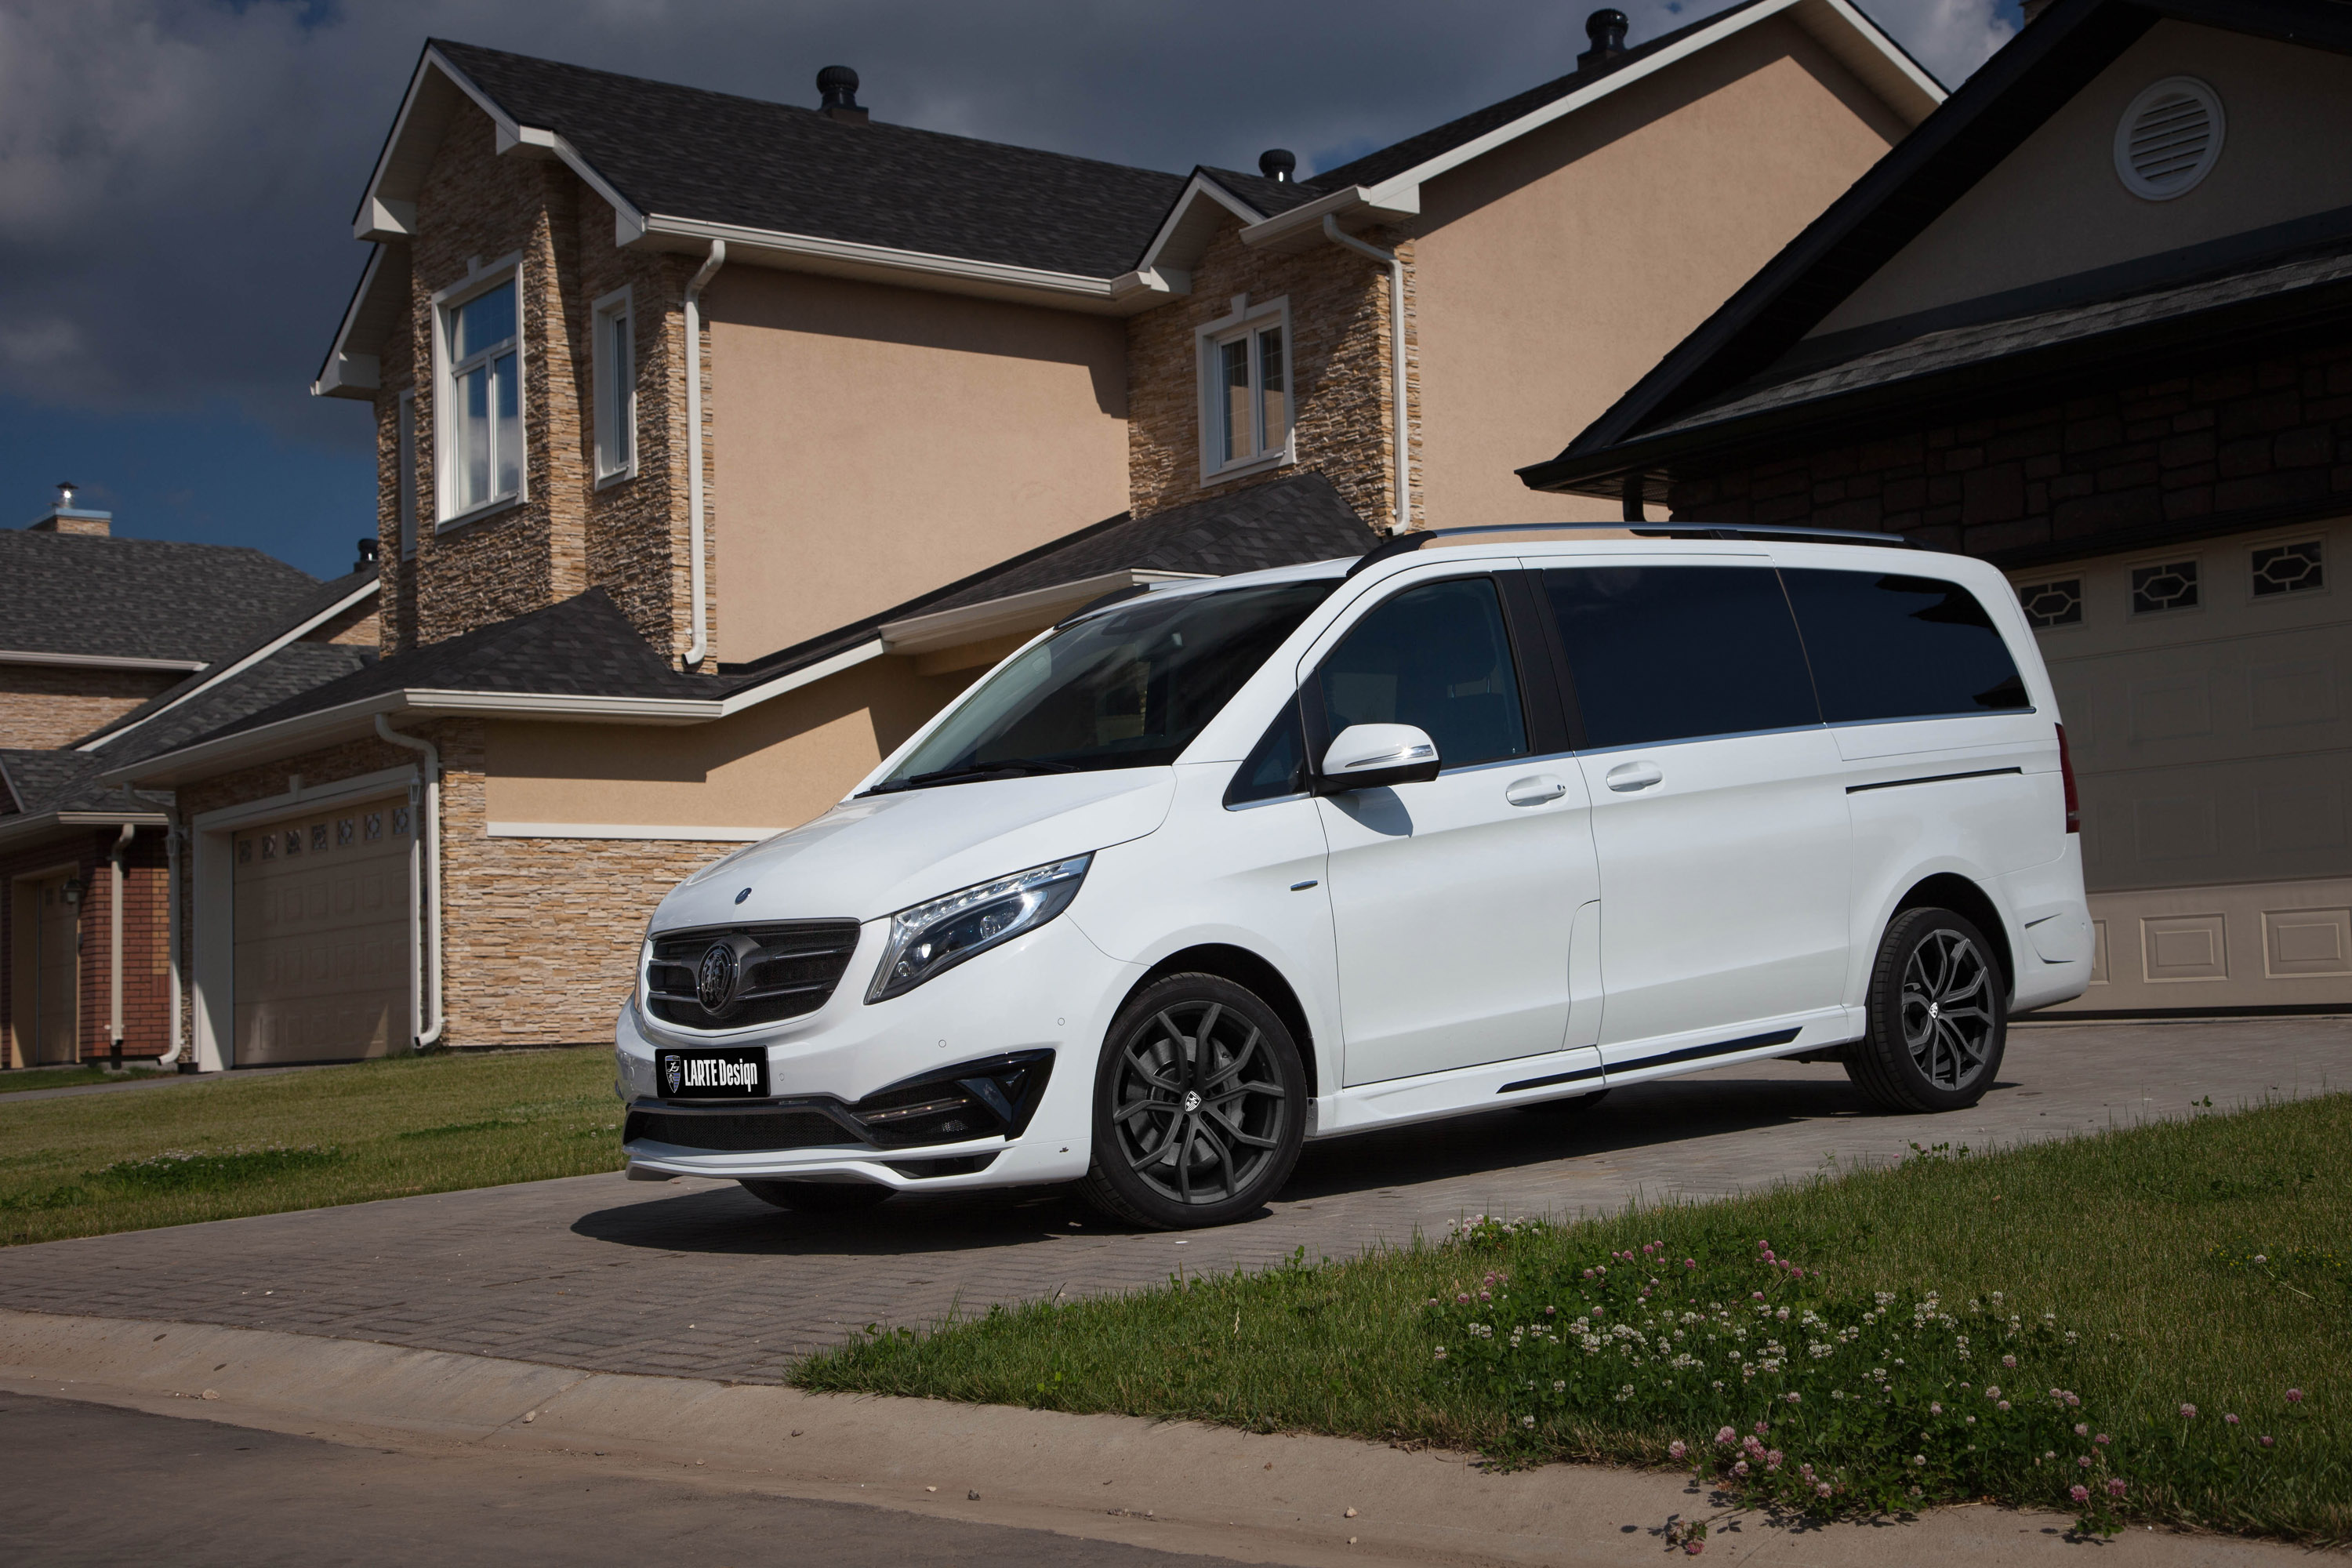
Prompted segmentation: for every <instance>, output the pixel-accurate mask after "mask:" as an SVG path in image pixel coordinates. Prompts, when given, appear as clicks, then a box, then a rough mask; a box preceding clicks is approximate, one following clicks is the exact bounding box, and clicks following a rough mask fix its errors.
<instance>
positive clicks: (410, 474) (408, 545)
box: [393, 392, 416, 561]
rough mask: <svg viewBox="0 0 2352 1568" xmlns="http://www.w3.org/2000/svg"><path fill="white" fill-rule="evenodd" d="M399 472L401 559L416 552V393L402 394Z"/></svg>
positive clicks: (396, 483) (397, 481)
mask: <svg viewBox="0 0 2352 1568" xmlns="http://www.w3.org/2000/svg"><path fill="white" fill-rule="evenodd" d="M395 461H397V462H398V464H399V465H400V471H399V473H398V474H397V475H395V476H394V480H393V482H394V484H395V485H397V486H398V487H399V489H400V558H401V559H402V560H404V561H405V560H407V559H408V558H409V557H410V556H412V555H414V554H415V553H416V394H415V393H413V392H404V393H402V394H401V395H400V452H399V456H398V458H396V459H395Z"/></svg>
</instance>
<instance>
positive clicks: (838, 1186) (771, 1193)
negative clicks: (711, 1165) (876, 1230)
mask: <svg viewBox="0 0 2352 1568" xmlns="http://www.w3.org/2000/svg"><path fill="white" fill-rule="evenodd" d="M743 1190H744V1191H745V1192H747V1193H749V1194H751V1195H752V1196H753V1197H755V1198H757V1199H759V1200H760V1201H761V1203H763V1204H773V1205H776V1206H777V1207H778V1208H780V1209H796V1210H798V1211H799V1212H800V1213H802V1214H858V1213H862V1212H863V1211H865V1210H866V1209H870V1208H872V1207H873V1206H874V1205H876V1204H878V1203H880V1202H881V1201H882V1200H883V1199H885V1198H887V1197H888V1196H889V1195H890V1189H889V1188H887V1187H881V1186H877V1185H875V1184H873V1183H872V1182H772V1181H760V1180H752V1179H749V1178H747V1179H745V1181H744V1183H743Z"/></svg>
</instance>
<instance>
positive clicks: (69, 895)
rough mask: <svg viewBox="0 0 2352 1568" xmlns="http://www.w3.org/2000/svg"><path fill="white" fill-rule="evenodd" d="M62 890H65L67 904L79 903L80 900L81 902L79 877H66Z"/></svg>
mask: <svg viewBox="0 0 2352 1568" xmlns="http://www.w3.org/2000/svg"><path fill="white" fill-rule="evenodd" d="M64 892H65V896H66V902H67V903H68V904H78V903H80V902H81V879H80V878H79V877H68V878H67V879H66V885H65V888H64Z"/></svg>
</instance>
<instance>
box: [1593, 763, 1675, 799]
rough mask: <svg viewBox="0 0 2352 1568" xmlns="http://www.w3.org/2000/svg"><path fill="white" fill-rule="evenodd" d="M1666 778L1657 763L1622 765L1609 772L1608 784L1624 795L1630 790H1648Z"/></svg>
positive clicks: (1619, 764)
mask: <svg viewBox="0 0 2352 1568" xmlns="http://www.w3.org/2000/svg"><path fill="white" fill-rule="evenodd" d="M1665 776H1666V775H1665V774H1664V773H1662V772H1660V771H1659V769H1658V764H1657V763H1618V764H1617V765H1616V766H1615V767H1613V768H1611V769H1610V770H1609V776H1608V779H1607V781H1606V782H1607V784H1608V785H1609V787H1610V788H1611V789H1613V790H1616V791H1617V792H1619V793H1620V794H1623V793H1624V792H1626V791H1628V790H1637V789H1647V788H1649V787H1650V786H1651V785H1652V784H1656V783H1658V782H1659V781H1660V780H1662V779H1664V777H1665Z"/></svg>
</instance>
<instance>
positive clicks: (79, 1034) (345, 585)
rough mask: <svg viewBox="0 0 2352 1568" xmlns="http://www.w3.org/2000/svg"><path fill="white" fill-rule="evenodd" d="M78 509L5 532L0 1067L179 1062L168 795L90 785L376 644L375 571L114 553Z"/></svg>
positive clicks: (182, 551) (149, 549) (0, 623)
mask: <svg viewBox="0 0 2352 1568" xmlns="http://www.w3.org/2000/svg"><path fill="white" fill-rule="evenodd" d="M69 502H70V497H69V495H61V498H60V500H59V504H58V507H57V508H56V509H54V510H51V512H50V513H49V514H48V515H47V516H45V517H43V518H42V519H41V520H40V521H37V522H35V523H34V524H33V525H32V527H31V528H30V529H26V530H23V531H5V532H0V643H5V649H0V693H5V696H0V884H5V898H0V1068H13V1067H27V1066H33V1065H37V1064H41V1063H52V1062H72V1061H87V1060H92V1059H96V1058H100V1057H131V1058H149V1059H152V1058H156V1057H160V1056H166V1055H169V1054H172V1052H173V1050H174V1048H175V1042H176V1041H177V1039H178V1038H179V1037H180V1034H181V1031H180V1030H179V1029H178V1027H177V1019H176V1017H175V1013H176V1011H177V1009H176V1008H175V1005H174V1002H173V987H172V985H171V984H170V973H171V969H172V959H171V954H172V952H173V945H172V943H171V942H170V940H169V939H170V935H171V932H172V930H173V923H174V922H173V916H172V914H171V910H170V903H171V900H170V898H169V889H170V886H171V883H172V877H173V868H175V867H176V865H177V863H178V858H179V857H178V853H177V846H176V843H174V842H173V828H172V826H171V824H172V818H171V815H170V810H171V804H172V802H171V797H170V795H168V793H159V792H152V791H133V790H130V789H126V788H124V787H123V786H122V785H121V784H113V783H108V782H103V781H101V780H100V777H99V774H100V773H102V772H104V771H105V770H107V769H109V768H110V767H115V766H119V765H121V764H122V763H128V762H131V761H132V760H135V759H137V758H139V757H142V756H146V755H149V754H152V753H153V752H158V751H163V750H168V749H170V748H171V747H173V746H174V745H176V744H178V743H179V742H183V741H184V740H187V739H189V738H190V737H193V736H196V735H201V734H203V733H205V732H206V731H211V730H215V729H217V728H219V727H220V726H221V725H222V724H225V723H226V722H229V721H232V720H234V719H236V717H238V716H239V715H240V714H242V713H245V712H248V711H250V710H252V709H253V708H254V707H257V706H263V705H267V704H269V703H274V702H278V701H281V700H285V699H286V698H288V697H291V696H293V695H295V694H296V693H297V692H299V691H300V690H302V689H304V688H305V687H307V686H311V685H316V684H318V683H319V682H320V681H321V680H327V679H334V678H335V677H338V676H341V675H343V674H346V673H348V672H349V671H351V670H352V669H356V668H359V667H360V666H362V664H365V663H366V662H368V661H369V660H371V659H373V658H374V657H375V651H376V645H377V641H378V636H379V633H378V630H377V626H376V622H375V606H374V598H375V576H374V572H373V568H367V569H363V570H362V571H359V572H356V573H354V574H352V575H351V576H349V577H345V578H342V579H341V580H339V581H337V582H334V583H327V584H321V583H320V582H318V581H317V580H315V579H314V578H312V577H310V575H309V574H305V573H302V572H299V571H297V570H296V569H295V568H293V567H291V566H289V565H288V564H286V563H284V562H282V561H278V560H276V559H274V558H272V557H270V556H268V555H265V554H263V553H262V552H259V551H257V550H247V549H238V548H232V547H228V546H225V545H214V544H182V543H171V542H163V541H158V540H144V539H116V538H113V537H111V535H110V531H109V530H110V520H109V518H108V515H107V514H106V513H104V512H97V511H89V510H81V509H76V508H74V507H72V506H71V505H70V504H69ZM61 536H62V537H61ZM370 543H371V544H372V543H373V541H370ZM404 959H405V954H404V952H402V953H394V954H393V955H392V957H391V960H390V962H391V963H393V965H394V969H395V971H397V970H399V969H400V968H401V966H402V964H403V963H404Z"/></svg>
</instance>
